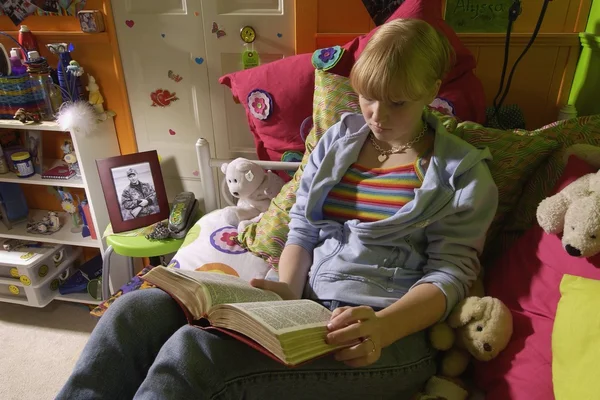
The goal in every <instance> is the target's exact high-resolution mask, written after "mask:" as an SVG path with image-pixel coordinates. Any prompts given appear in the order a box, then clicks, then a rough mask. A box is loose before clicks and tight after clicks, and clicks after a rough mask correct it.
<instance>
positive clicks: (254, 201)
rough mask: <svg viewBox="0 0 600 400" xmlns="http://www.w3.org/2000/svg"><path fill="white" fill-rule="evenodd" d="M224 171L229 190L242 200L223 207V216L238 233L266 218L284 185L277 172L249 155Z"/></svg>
mask: <svg viewBox="0 0 600 400" xmlns="http://www.w3.org/2000/svg"><path fill="white" fill-rule="evenodd" d="M221 172H223V173H224V174H225V182H226V183H227V188H228V189H229V192H230V193H231V195H232V196H233V197H235V198H237V199H238V201H237V205H236V206H230V207H225V208H224V209H223V211H222V216H223V219H224V221H225V222H226V223H228V224H230V225H232V226H237V228H238V232H242V231H243V230H244V229H245V228H246V226H248V225H249V224H250V223H252V222H257V221H258V220H259V219H260V218H261V217H262V214H263V213H264V212H265V211H267V209H268V208H269V204H271V200H272V199H273V198H274V197H275V196H277V194H278V193H279V191H280V190H281V188H282V187H283V184H284V182H283V179H281V178H280V177H279V176H277V175H276V174H275V173H273V172H272V171H265V170H264V169H263V168H262V167H260V166H259V165H257V164H256V163H253V162H252V161H250V160H247V159H245V158H236V159H235V160H233V161H232V162H230V163H225V164H223V165H222V166H221Z"/></svg>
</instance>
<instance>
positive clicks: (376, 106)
mask: <svg viewBox="0 0 600 400" xmlns="http://www.w3.org/2000/svg"><path fill="white" fill-rule="evenodd" d="M438 89H439V83H436V87H435V90H432V92H431V94H430V95H427V96H424V97H423V98H422V99H420V100H408V99H407V100H401V101H396V102H394V103H388V102H384V101H379V100H375V99H368V98H365V97H363V96H362V95H360V96H359V101H360V109H361V111H362V114H363V116H364V117H365V120H366V122H367V124H368V125H369V128H370V129H371V131H372V132H373V134H374V135H375V137H376V138H377V139H379V140H382V141H386V142H392V141H395V140H400V141H407V140H411V138H410V137H407V136H408V135H412V134H413V133H414V132H415V130H416V129H419V127H420V126H421V119H422V116H423V108H424V107H425V106H427V105H429V104H430V103H431V102H432V101H433V99H434V98H435V96H437V93H438Z"/></svg>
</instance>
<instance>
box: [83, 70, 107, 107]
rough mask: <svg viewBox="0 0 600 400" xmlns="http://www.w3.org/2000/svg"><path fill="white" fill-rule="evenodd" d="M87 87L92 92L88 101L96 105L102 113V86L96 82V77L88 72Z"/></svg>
mask: <svg viewBox="0 0 600 400" xmlns="http://www.w3.org/2000/svg"><path fill="white" fill-rule="evenodd" d="M85 89H86V90H87V91H88V92H90V97H89V100H88V102H89V103H90V104H91V105H92V106H93V107H94V109H95V110H96V112H97V113H98V114H102V113H103V112H104V106H103V105H102V104H103V103H104V97H102V94H101V93H100V86H98V84H97V83H96V78H94V77H93V76H92V75H90V74H88V85H87V86H86V87H85Z"/></svg>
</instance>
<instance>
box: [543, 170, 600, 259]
mask: <svg viewBox="0 0 600 400" xmlns="http://www.w3.org/2000/svg"><path fill="white" fill-rule="evenodd" d="M536 216H537V221H538V223H539V224H540V226H541V227H542V229H543V230H544V231H545V232H546V233H548V234H558V233H561V232H563V236H562V244H563V246H564V248H565V250H566V251H567V253H569V255H571V256H573V257H591V256H593V255H595V254H597V253H599V252H600V172H596V173H591V174H587V175H584V176H582V177H580V178H579V179H577V180H576V181H574V182H572V183H571V184H569V185H568V186H567V187H565V188H564V189H563V190H561V191H560V192H558V193H557V194H555V195H554V196H550V197H548V198H546V199H544V200H542V201H541V202H540V204H539V206H538V208H537V214H536Z"/></svg>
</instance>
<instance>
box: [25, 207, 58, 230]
mask: <svg viewBox="0 0 600 400" xmlns="http://www.w3.org/2000/svg"><path fill="white" fill-rule="evenodd" d="M60 227H61V226H60V219H59V217H58V215H57V214H56V213H55V212H53V211H49V212H48V215H47V216H44V218H42V220H41V221H29V222H27V232H29V233H38V234H43V235H50V234H52V233H54V232H57V231H58V230H60Z"/></svg>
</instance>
